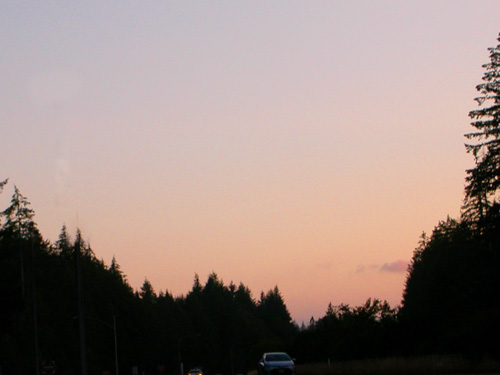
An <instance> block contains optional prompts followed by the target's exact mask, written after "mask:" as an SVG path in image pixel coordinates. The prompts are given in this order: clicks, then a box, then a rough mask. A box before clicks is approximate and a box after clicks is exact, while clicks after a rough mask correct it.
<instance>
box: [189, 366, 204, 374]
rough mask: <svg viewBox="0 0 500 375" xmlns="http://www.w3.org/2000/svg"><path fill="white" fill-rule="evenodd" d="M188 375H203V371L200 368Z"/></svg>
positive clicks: (194, 369) (192, 370)
mask: <svg viewBox="0 0 500 375" xmlns="http://www.w3.org/2000/svg"><path fill="white" fill-rule="evenodd" d="M188 375H203V371H201V369H199V368H193V369H191V370H189V372H188Z"/></svg>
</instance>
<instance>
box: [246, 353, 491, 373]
mask: <svg viewBox="0 0 500 375" xmlns="http://www.w3.org/2000/svg"><path fill="white" fill-rule="evenodd" d="M330 374H331V375H382V374H389V375H392V374H394V375H413V374H418V375H424V374H500V362H499V361H495V360H491V359H482V360H473V359H466V358H462V357H451V356H450V357H445V356H427V357H414V358H384V359H366V360H358V361H345V362H331V363H330V364H328V363H317V364H300V363H298V364H297V375H330ZM249 375H250V374H249Z"/></svg>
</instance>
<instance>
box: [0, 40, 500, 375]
mask: <svg viewBox="0 0 500 375" xmlns="http://www.w3.org/2000/svg"><path fill="white" fill-rule="evenodd" d="M498 42H500V36H499V38H498ZM489 52H490V56H489V57H490V62H488V63H487V64H485V65H484V68H485V71H486V72H485V74H484V76H483V83H481V84H480V85H478V86H477V90H478V91H479V93H480V96H479V97H478V98H476V101H477V102H478V103H479V106H480V108H479V109H477V110H473V111H471V112H470V117H471V118H472V120H473V121H472V123H471V125H472V126H473V128H474V131H473V132H472V133H469V134H466V137H467V139H468V140H470V141H471V143H470V144H467V145H466V150H467V152H469V153H471V154H472V156H473V157H474V161H475V165H474V167H473V168H471V169H469V170H467V171H466V173H467V175H466V180H465V181H466V186H465V191H464V202H463V206H462V213H461V215H460V217H459V218H447V219H446V220H443V221H441V222H439V223H438V224H437V225H436V227H435V228H434V230H433V231H432V233H431V234H430V235H429V236H428V235H427V234H425V233H424V234H423V235H422V237H421V239H420V242H419V244H418V246H417V248H416V249H415V251H414V253H413V258H412V261H411V264H410V266H409V268H408V274H407V279H406V283H405V287H404V290H403V294H402V302H401V305H400V306H396V307H391V306H389V304H388V303H387V302H385V301H381V300H379V299H376V298H374V299H372V298H370V299H368V300H367V301H366V303H364V304H363V305H361V306H357V307H351V306H349V305H346V304H341V305H339V306H333V305H329V306H328V307H327V309H326V311H325V315H324V316H323V317H321V318H319V319H318V320H314V319H311V321H310V322H309V324H308V325H302V326H300V327H299V326H298V325H297V324H296V323H295V322H294V321H293V320H292V318H291V316H290V313H289V311H288V309H287V307H286V304H285V302H284V298H283V296H282V294H281V292H280V290H279V288H278V286H275V287H274V288H272V289H270V290H269V291H268V292H266V293H264V292H262V293H261V294H260V296H259V298H255V297H254V296H253V294H252V292H251V291H250V290H249V288H248V287H247V286H245V285H244V284H243V283H240V284H239V285H235V284H234V283H233V282H230V283H229V284H227V285H226V284H225V283H224V282H223V281H222V280H221V279H220V278H219V277H218V275H217V274H216V273H212V274H210V275H209V276H208V278H207V280H206V281H205V282H204V283H202V282H201V281H200V279H199V277H198V276H197V275H195V277H194V281H193V286H192V289H191V290H190V291H189V292H188V293H187V294H186V295H182V296H173V295H171V294H170V293H168V292H163V291H160V292H159V293H157V292H156V291H155V290H154V288H153V286H152V285H151V283H150V282H149V281H148V280H147V279H146V280H145V281H144V283H143V285H142V286H141V288H140V289H138V290H133V288H132V287H131V286H130V285H129V283H128V281H127V278H126V275H125V274H124V272H123V271H122V270H121V269H120V266H119V264H118V262H117V261H116V259H115V258H113V260H112V261H111V264H110V265H106V264H105V262H104V261H103V260H100V259H99V258H98V257H97V256H96V255H95V253H94V251H93V250H92V248H91V246H90V244H88V243H85V241H83V240H82V235H81V233H80V232H79V231H77V233H76V235H75V239H74V240H71V239H70V236H69V234H68V233H67V229H66V227H65V226H63V227H62V229H61V232H60V235H59V238H58V239H57V241H55V242H54V243H51V242H50V241H48V240H46V239H44V237H43V235H42V234H41V233H40V231H39V230H38V228H37V224H36V222H35V220H34V215H35V212H34V210H33V209H31V207H30V202H29V201H28V199H27V198H26V197H25V196H23V195H22V193H21V192H20V190H19V189H18V188H17V187H14V193H13V195H12V199H11V201H10V205H9V206H8V207H7V208H5V209H4V210H3V211H2V212H1V214H0V301H2V305H1V308H0V374H2V375H4V374H27V373H36V374H38V373H39V366H40V363H41V362H42V361H47V360H50V361H54V362H55V364H56V366H57V373H58V374H78V373H81V367H82V360H84V361H85V364H86V367H87V369H88V372H89V373H92V374H99V373H105V372H106V371H108V372H109V373H124V374H130V373H131V371H132V370H131V369H132V368H134V367H135V368H137V369H138V371H140V373H142V372H145V373H150V374H156V373H165V374H166V373H169V374H176V373H179V372H180V371H181V368H182V367H181V366H183V368H184V373H185V372H186V371H187V370H188V368H190V367H198V366H201V367H203V369H204V370H205V371H206V372H207V373H221V374H231V375H233V374H239V373H245V372H246V371H247V370H249V369H251V368H254V367H255V364H256V361H257V359H258V358H259V356H260V355H261V354H262V353H263V352H265V351H281V350H284V351H288V352H289V353H290V354H291V355H292V356H293V357H295V358H297V361H298V362H299V363H301V362H303V363H306V362H318V361H326V360H351V359H360V358H375V357H387V356H409V355H417V354H461V355H464V356H467V357H468V358H476V359H478V358H482V357H484V356H489V357H493V358H496V359H500V349H499V347H498V345H491V343H493V342H496V340H497V338H498V337H499V336H500V323H499V319H498V317H499V316H500V299H499V298H498V296H499V295H500V203H499V202H498V200H497V197H498V193H499V189H500V44H499V45H497V46H496V47H493V48H490V49H489ZM7 183H8V181H7V180H4V181H3V182H0V193H1V192H2V190H3V188H4V187H5V185H6V184H7ZM78 270H79V271H80V272H78ZM80 278H81V279H80ZM78 285H81V286H82V288H81V291H82V293H81V294H79V293H78V292H77V291H78ZM322 287H324V286H322ZM82 302H83V303H82ZM82 328H83V329H82ZM81 332H83V333H84V337H83V339H82V335H80V333H81ZM82 347H84V349H85V351H84V353H85V355H84V356H82ZM181 364H182V365H181ZM116 366H118V367H117V368H116Z"/></svg>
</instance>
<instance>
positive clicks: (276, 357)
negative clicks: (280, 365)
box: [266, 353, 290, 362]
mask: <svg viewBox="0 0 500 375" xmlns="http://www.w3.org/2000/svg"><path fill="white" fill-rule="evenodd" d="M266 361H268V362H280V361H290V357H289V356H288V355H287V354H285V353H276V354H268V355H266Z"/></svg>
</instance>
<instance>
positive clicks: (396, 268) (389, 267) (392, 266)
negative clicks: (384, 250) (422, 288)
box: [380, 260, 408, 273]
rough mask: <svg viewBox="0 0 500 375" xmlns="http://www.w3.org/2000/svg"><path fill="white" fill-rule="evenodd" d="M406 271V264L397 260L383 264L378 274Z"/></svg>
mask: <svg viewBox="0 0 500 375" xmlns="http://www.w3.org/2000/svg"><path fill="white" fill-rule="evenodd" d="M407 269H408V262H406V261H404V260H397V261H395V262H392V263H384V264H383V265H382V267H380V272H396V273H399V272H406V270H407Z"/></svg>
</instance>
